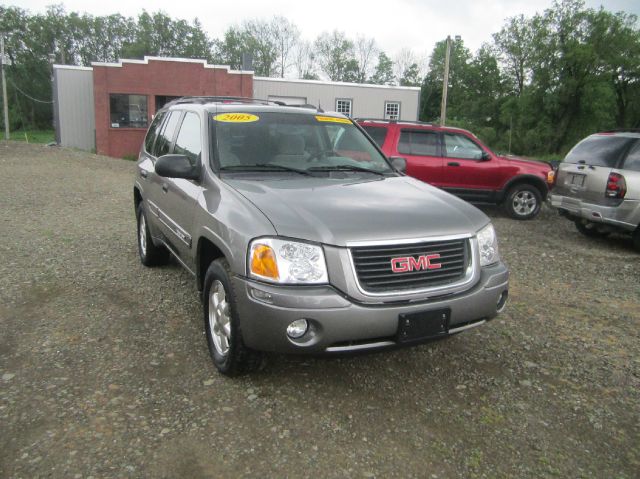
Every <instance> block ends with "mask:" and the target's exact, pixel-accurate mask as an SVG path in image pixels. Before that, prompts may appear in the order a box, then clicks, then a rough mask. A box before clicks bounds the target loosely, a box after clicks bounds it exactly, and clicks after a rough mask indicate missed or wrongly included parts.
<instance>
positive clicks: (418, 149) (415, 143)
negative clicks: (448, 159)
mask: <svg viewBox="0 0 640 479" xmlns="http://www.w3.org/2000/svg"><path fill="white" fill-rule="evenodd" d="M398 152H399V153H403V154H405V155H418V156H439V155H438V133H436V132H435V131H416V130H402V131H401V132H400V141H399V142H398Z"/></svg>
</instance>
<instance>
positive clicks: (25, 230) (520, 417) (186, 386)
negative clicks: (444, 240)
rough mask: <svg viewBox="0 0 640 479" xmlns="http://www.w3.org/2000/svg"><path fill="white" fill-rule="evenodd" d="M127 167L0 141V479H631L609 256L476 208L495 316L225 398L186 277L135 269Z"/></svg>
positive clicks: (639, 450)
mask: <svg viewBox="0 0 640 479" xmlns="http://www.w3.org/2000/svg"><path fill="white" fill-rule="evenodd" d="M134 166H135V165H134V163H132V162H128V161H124V160H115V159H110V158H105V157H98V156H95V155H91V154H87V153H84V152H77V151H71V150H65V149H59V148H47V147H44V146H34V145H25V144H18V143H12V142H9V143H7V142H0V173H1V178H2V188H0V205H1V207H0V232H1V237H2V241H1V242H0V328H1V332H0V376H1V379H0V477H24V478H31V477H45V476H46V477H65V478H68V477H71V478H73V477H83V478H84V477H91V476H93V477H95V478H98V477H100V478H102V477H185V478H186V477H189V478H197V477H211V478H220V477H239V476H247V477H365V478H372V477H385V478H386V477H427V478H447V477H456V476H457V477H595V478H604V477H607V478H614V477H615V478H632V477H639V475H640V354H639V353H640V341H639V336H640V335H639V329H640V328H639V326H640V269H639V267H638V264H639V259H640V255H638V254H637V253H636V252H634V251H633V249H632V247H631V242H630V240H629V239H627V238H623V237H619V238H613V239H611V240H609V241H602V240H589V239H586V238H583V237H581V236H580V235H579V233H577V231H576V230H575V228H574V227H573V226H572V225H571V224H570V223H569V222H567V221H566V220H562V219H560V218H558V217H557V216H556V215H555V213H554V212H552V211H549V210H548V209H546V210H545V211H543V213H542V215H541V217H540V218H538V219H537V220H534V221H531V222H524V223H523V222H516V221H512V220H509V219H507V218H505V217H504V216H503V215H502V214H501V213H500V212H499V210H497V209H495V208H492V209H489V208H487V209H485V211H486V212H487V213H488V214H489V215H490V216H491V217H492V218H493V220H494V222H495V225H496V227H497V229H498V233H499V238H500V241H501V243H500V244H501V250H502V254H503V256H504V258H505V259H506V262H507V263H508V264H509V266H510V268H511V273H512V280H511V290H510V293H511V301H510V304H509V305H508V307H507V311H506V312H505V313H504V314H503V315H502V316H500V317H499V318H497V319H496V320H494V321H492V322H491V323H489V324H488V325H486V326H485V327H482V328H478V329H475V330H472V331H469V332H467V333H464V334H461V335H458V336H455V337H452V338H450V339H447V340H444V341H437V342H432V343H429V344H426V345H424V346H420V347H417V348H413V349H405V350H400V351H395V352H387V353H380V354H374V355H367V356H359V357H354V358H342V359H310V358H295V357H280V356H277V357H271V358H270V361H269V365H268V367H267V369H266V370H264V371H262V372H261V373H258V374H256V375H254V376H249V377H243V378H240V379H236V380H231V379H227V378H224V377H221V376H220V375H218V374H217V373H216V371H215V369H214V367H213V365H212V364H211V363H210V360H209V357H208V352H207V349H206V343H205V339H204V335H203V325H202V320H201V308H200V304H199V298H198V294H197V292H196V290H195V285H194V283H193V281H192V279H191V277H190V276H189V275H188V273H186V272H184V271H183V270H182V269H181V268H180V267H179V266H177V265H176V264H171V265H169V266H166V267H162V268H158V269H147V268H144V267H143V266H142V265H141V264H140V263H139V261H138V258H137V251H136V244H135V219H134V214H133V207H132V198H131V196H132V178H133V172H134Z"/></svg>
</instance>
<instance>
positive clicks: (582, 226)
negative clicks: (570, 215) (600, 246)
mask: <svg viewBox="0 0 640 479" xmlns="http://www.w3.org/2000/svg"><path fill="white" fill-rule="evenodd" d="M574 223H575V225H576V229H577V230H578V231H579V232H580V233H582V234H583V235H585V236H588V237H589V238H605V237H607V236H609V235H610V234H611V232H610V231H603V230H601V229H600V227H599V226H598V225H597V224H596V223H592V222H590V221H583V220H575V221H574Z"/></svg>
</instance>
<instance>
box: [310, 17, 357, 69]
mask: <svg viewBox="0 0 640 479" xmlns="http://www.w3.org/2000/svg"><path fill="white" fill-rule="evenodd" d="M314 48H315V51H316V58H317V62H318V65H319V67H320V70H321V71H322V72H323V73H324V74H325V75H327V76H328V77H329V79H330V80H332V81H354V80H353V76H354V69H357V62H356V61H355V59H354V53H353V42H352V41H351V40H349V39H348V38H347V37H346V36H345V34H344V33H343V32H339V31H337V30H334V31H333V32H332V33H326V32H325V33H323V34H322V35H320V36H319V37H318V38H317V39H316V41H315V44H314ZM354 62H355V63H354ZM356 75H357V74H356Z"/></svg>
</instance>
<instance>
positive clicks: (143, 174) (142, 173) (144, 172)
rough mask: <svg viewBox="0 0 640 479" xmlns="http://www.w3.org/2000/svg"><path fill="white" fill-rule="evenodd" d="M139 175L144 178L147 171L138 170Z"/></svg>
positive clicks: (147, 174)
mask: <svg viewBox="0 0 640 479" xmlns="http://www.w3.org/2000/svg"><path fill="white" fill-rule="evenodd" d="M140 176H142V177H143V178H146V177H147V176H149V173H147V170H140Z"/></svg>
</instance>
